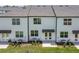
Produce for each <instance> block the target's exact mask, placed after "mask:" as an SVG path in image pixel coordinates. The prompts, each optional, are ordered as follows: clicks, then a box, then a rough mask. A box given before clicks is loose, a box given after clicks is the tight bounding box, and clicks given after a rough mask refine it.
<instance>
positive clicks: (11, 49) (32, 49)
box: [0, 44, 79, 53]
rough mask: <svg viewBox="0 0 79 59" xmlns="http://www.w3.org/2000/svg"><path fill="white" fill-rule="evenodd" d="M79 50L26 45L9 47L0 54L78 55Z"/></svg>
mask: <svg viewBox="0 0 79 59" xmlns="http://www.w3.org/2000/svg"><path fill="white" fill-rule="evenodd" d="M78 52H79V50H78V49H76V48H75V47H66V48H64V47H61V48H60V47H56V48H49V47H47V48H45V47H41V45H40V46H38V45H37V46H35V45H27V44H26V45H25V46H21V47H19V46H17V47H14V46H11V45H10V46H9V47H8V48H6V49H0V53H78Z"/></svg>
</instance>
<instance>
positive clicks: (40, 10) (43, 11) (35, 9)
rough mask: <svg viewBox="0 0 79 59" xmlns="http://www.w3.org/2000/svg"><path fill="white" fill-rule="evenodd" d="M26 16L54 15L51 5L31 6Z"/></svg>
mask: <svg viewBox="0 0 79 59" xmlns="http://www.w3.org/2000/svg"><path fill="white" fill-rule="evenodd" d="M28 16H55V15H54V13H53V10H52V8H51V6H43V5H42V6H39V5H38V6H32V7H31V10H30V13H29V15H28Z"/></svg>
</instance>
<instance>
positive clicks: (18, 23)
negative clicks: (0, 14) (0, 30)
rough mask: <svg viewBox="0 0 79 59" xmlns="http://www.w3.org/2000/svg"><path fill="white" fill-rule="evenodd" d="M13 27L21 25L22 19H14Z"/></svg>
mask: <svg viewBox="0 0 79 59" xmlns="http://www.w3.org/2000/svg"><path fill="white" fill-rule="evenodd" d="M12 24H13V25H20V19H12Z"/></svg>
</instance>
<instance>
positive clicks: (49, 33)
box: [44, 32, 52, 40]
mask: <svg viewBox="0 0 79 59" xmlns="http://www.w3.org/2000/svg"><path fill="white" fill-rule="evenodd" d="M44 34H45V39H46V40H51V39H52V33H51V32H45V33H44Z"/></svg>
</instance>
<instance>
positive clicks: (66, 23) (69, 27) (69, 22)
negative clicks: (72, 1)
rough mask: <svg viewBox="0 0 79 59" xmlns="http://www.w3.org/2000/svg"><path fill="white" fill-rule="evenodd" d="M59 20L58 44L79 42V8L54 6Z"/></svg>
mask: <svg viewBox="0 0 79 59" xmlns="http://www.w3.org/2000/svg"><path fill="white" fill-rule="evenodd" d="M54 10H55V13H56V18H57V26H56V27H57V42H60V41H67V40H70V41H72V42H79V6H74V5H72V6H54Z"/></svg>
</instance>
